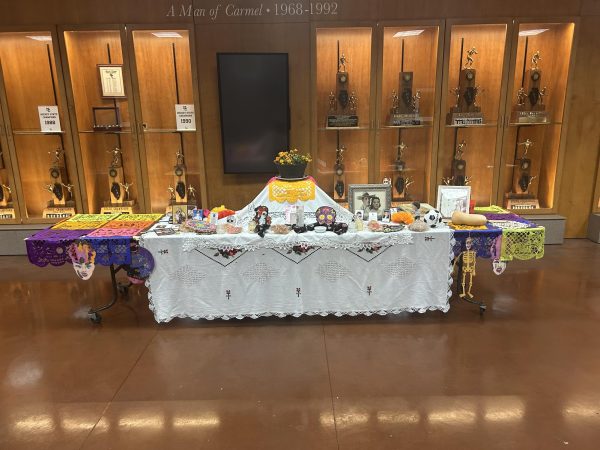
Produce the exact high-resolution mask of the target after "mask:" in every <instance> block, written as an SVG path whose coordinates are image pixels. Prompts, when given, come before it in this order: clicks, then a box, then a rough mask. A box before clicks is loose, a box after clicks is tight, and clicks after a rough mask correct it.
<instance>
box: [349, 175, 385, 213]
mask: <svg viewBox="0 0 600 450" xmlns="http://www.w3.org/2000/svg"><path fill="white" fill-rule="evenodd" d="M348 203H349V205H348V206H349V209H350V211H357V210H361V211H363V217H369V213H373V212H375V213H377V217H378V218H379V219H381V218H382V217H383V213H384V211H385V210H386V209H387V210H389V209H390V207H391V206H392V186H391V185H390V184H383V183H382V184H350V185H348Z"/></svg>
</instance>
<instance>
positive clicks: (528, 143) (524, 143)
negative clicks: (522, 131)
mask: <svg viewBox="0 0 600 450" xmlns="http://www.w3.org/2000/svg"><path fill="white" fill-rule="evenodd" d="M517 145H523V146H524V147H525V151H524V152H523V156H521V159H522V158H525V157H526V156H527V153H528V152H529V149H530V148H531V147H533V141H530V140H529V138H528V139H525V141H524V142H519V143H518V144H517Z"/></svg>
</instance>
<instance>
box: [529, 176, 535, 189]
mask: <svg viewBox="0 0 600 450" xmlns="http://www.w3.org/2000/svg"><path fill="white" fill-rule="evenodd" d="M536 178H537V175H534V176H532V177H529V182H528V183H527V187H528V188H529V186H531V183H533V180H535V179H536Z"/></svg>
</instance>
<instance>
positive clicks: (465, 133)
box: [437, 23, 509, 205]
mask: <svg viewBox="0 0 600 450" xmlns="http://www.w3.org/2000/svg"><path fill="white" fill-rule="evenodd" d="M507 29H508V24H507V23H488V24H473V23H454V24H452V25H450V26H448V28H447V29H446V51H445V58H444V59H445V62H444V82H443V86H442V111H441V115H442V116H445V118H444V117H442V118H441V120H440V137H439V149H438V161H437V184H447V185H454V186H465V185H469V186H471V199H472V200H474V201H475V203H476V204H478V205H490V204H493V203H494V202H495V201H496V192H497V181H498V170H497V167H498V166H499V162H500V151H499V149H500V147H501V142H502V116H501V112H502V111H503V99H504V90H505V89H506V87H505V81H504V80H505V78H506V77H505V76H504V75H505V73H507V70H508V65H507V63H506V61H507V59H508V58H507V53H508V50H509V46H507V40H506V38H507ZM444 119H445V120H444Z"/></svg>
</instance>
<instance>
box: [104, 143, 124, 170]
mask: <svg viewBox="0 0 600 450" xmlns="http://www.w3.org/2000/svg"><path fill="white" fill-rule="evenodd" d="M106 152H107V153H110V154H112V161H111V163H110V167H121V165H122V164H121V156H122V155H121V149H120V148H119V147H115V148H114V149H112V150H107V151H106Z"/></svg>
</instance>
